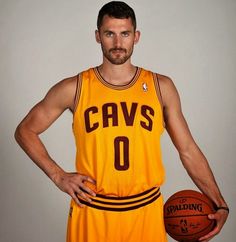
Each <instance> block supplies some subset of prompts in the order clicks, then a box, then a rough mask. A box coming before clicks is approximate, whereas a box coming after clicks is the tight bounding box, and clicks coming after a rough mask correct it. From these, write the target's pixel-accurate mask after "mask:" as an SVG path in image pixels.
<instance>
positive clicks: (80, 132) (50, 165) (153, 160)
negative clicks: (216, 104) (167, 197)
mask: <svg viewBox="0 0 236 242" xmlns="http://www.w3.org/2000/svg"><path fill="white" fill-rule="evenodd" d="M95 35H96V41H97V42H98V43H99V44H100V45H101V48H102V53H103V62H102V64H101V65H100V66H98V67H94V68H90V69H88V70H86V71H83V72H81V73H80V74H78V75H76V76H73V77H69V78H67V79H64V80H62V81H61V82H59V83H57V84H56V85H55V86H54V87H52V88H51V89H50V90H49V92H48V93H47V95H46V96H45V98H44V99H43V100H42V101H40V102H39V103H38V104H37V105H36V106H35V107H33V109H32V110H31V111H30V112H29V113H28V114H27V116H26V117H25V118H24V119H23V121H22V122H21V123H20V124H19V126H18V127H17V129H16V133H15V137H16V140H17V142H18V143H19V144H20V146H21V147H22V148H23V150H24V151H25V152H26V153H27V154H28V155H29V157H30V158H31V159H32V160H33V161H34V162H35V163H36V165H38V166H39V167H40V168H41V169H42V170H43V171H44V172H45V173H46V174H47V175H48V177H49V178H50V179H51V180H52V181H53V182H54V183H55V185H56V186H57V187H58V188H59V189H61V190H62V191H63V192H66V193H68V194H69V195H70V196H71V198H72V201H71V206H70V212H69V218H68V230H67V242H84V241H87V242H95V241H96V242H108V241H109V242H141V241H145V242H165V241H167V238H166V233H165V229H164V225H163V198H162V195H161V191H160V186H161V185H162V183H163V180H164V169H163V165H162V160H161V150H160V137H161V134H162V133H163V131H164V128H165V129H166V130H167V132H168V133H169V135H170V137H171V139H172V141H173V143H174V145H175V147H176V148H177V150H178V152H179V155H180V158H181V161H182V163H183V165H184V167H185V169H186V170H187V172H188V174H189V175H190V177H191V178H192V180H193V181H194V182H195V184H196V185H197V186H198V187H199V189H200V190H201V191H202V192H203V193H205V194H206V195H207V196H208V197H209V198H210V199H211V200H212V201H213V202H214V203H215V204H216V206H217V207H218V208H219V209H218V210H217V211H216V213H215V214H211V215H209V218H210V219H215V220H216V227H215V229H214V230H213V231H212V232H210V233H209V234H208V235H206V236H204V237H203V238H201V241H208V240H209V239H211V238H212V237H213V236H215V235H216V234H217V233H219V232H220V230H221V228H222V227H223V225H224V223H225V221H226V219H227V216H228V207H227V204H226V202H225V201H224V199H223V197H222V195H221V193H220V191H219V189H218V186H217V184H216V182H215V179H214V176H213V174H212V171H211V169H210V167H209V165H208V162H207V160H206V158H205V157H204V155H203V154H202V152H201V151H200V149H199V148H198V146H197V145H196V143H195V142H194V140H193V138H192V136H191V133H190V131H189V128H188V126H187V123H186V121H185V119H184V116H183V114H182V111H181V105H180V99H179V95H178V92H177V90H176V88H175V86H174V84H173V82H172V81H171V79H170V78H168V77H166V76H163V75H161V74H156V73H152V72H151V71H148V70H145V69H143V68H140V67H136V66H134V65H133V64H131V56H132V53H133V48H134V45H135V44H137V43H138V41H139V37H140V32H139V31H137V30H136V19H135V14H134V12H133V9H132V8H130V7H129V6H128V5H127V4H125V3H123V2H110V3H108V4H106V5H104V6H103V7H102V9H101V10H100V12H99V15H98V20H97V30H96V34H95ZM66 109H70V110H71V112H72V114H73V132H74V135H75V141H76V147H77V153H76V172H73V173H68V172H65V171H64V170H63V169H62V168H61V167H59V165H58V164H57V163H56V162H55V161H54V160H53V159H52V158H51V157H50V155H49V154H48V152H47V150H46V147H45V146H44V145H43V143H42V141H41V140H40V138H39V135H40V134H41V133H42V132H44V131H45V130H46V129H47V128H49V126H50V125H51V124H52V123H53V122H54V121H55V120H56V119H57V118H58V117H59V116H60V115H61V114H62V113H63V112H64V111H65V110H66Z"/></svg>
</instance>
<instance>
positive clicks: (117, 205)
mask: <svg viewBox="0 0 236 242" xmlns="http://www.w3.org/2000/svg"><path fill="white" fill-rule="evenodd" d="M160 195H161V192H160V188H158V187H153V188H151V189H149V190H147V191H144V192H142V193H139V194H135V195H132V196H127V197H111V196H105V195H101V194H97V195H96V197H91V199H92V202H91V203H89V202H87V201H85V200H82V199H80V198H79V200H80V202H81V203H83V204H85V205H87V206H89V207H93V208H96V209H100V210H108V211H117V212H121V211H129V210H133V209H137V208H140V207H143V206H146V205H148V204H150V203H152V202H154V201H155V200H156V199H158V198H159V197H160ZM99 198H101V199H103V200H99ZM136 198H137V199H136ZM131 199H132V201H130V200H131ZM133 199H135V200H133ZM109 205H110V206H109Z"/></svg>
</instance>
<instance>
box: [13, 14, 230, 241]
mask: <svg viewBox="0 0 236 242" xmlns="http://www.w3.org/2000/svg"><path fill="white" fill-rule="evenodd" d="M95 37H96V41H97V42H98V43H99V44H100V45H101V48H102V52H103V62H102V64H101V65H100V66H99V71H100V73H101V75H102V76H103V78H105V80H106V81H107V82H109V83H111V84H115V85H124V84H127V83H129V82H130V80H131V79H132V77H133V76H134V74H135V71H136V67H135V66H134V65H132V64H131V56H132V53H133V48H134V45H135V44H137V43H138V41H139V37H140V32H139V31H135V30H134V27H133V25H132V22H131V20H130V19H116V18H111V17H108V16H104V18H103V23H102V26H101V28H100V29H99V30H96V32H95ZM159 81H160V88H161V92H162V100H163V104H162V105H163V114H164V120H165V127H166V130H167V132H168V134H169V135H170V137H171V139H172V142H173V144H174V145H175V147H176V149H177V150H178V152H179V156H180V159H181V161H182V163H183V166H184V167H185V169H186V170H187V172H188V174H189V176H190V177H191V178H192V180H193V181H194V183H195V184H196V185H197V187H198V188H199V189H200V190H201V191H202V192H203V193H204V194H206V195H207V196H208V197H209V198H210V199H211V200H212V201H213V202H214V203H215V204H216V205H217V206H218V207H220V206H227V204H226V202H225V201H224V199H223V197H222V195H221V193H220V190H219V188H218V186H217V184H216V181H215V178H214V176H213V173H212V171H211V169H210V167H209V164H208V162H207V159H206V158H205V156H204V155H203V153H202V152H201V150H200V149H199V147H198V146H197V144H196V143H195V141H194V139H193V137H192V135H191V132H190V130H189V128H188V125H187V123H186V121H185V118H184V116H183V113H182V110H181V103H180V98H179V95H178V92H177V90H176V88H175V86H174V84H173V82H172V80H171V79H170V78H168V77H166V76H163V75H159ZM75 90H76V76H74V77H70V78H67V79H64V80H62V81H61V82H59V83H57V84H56V85H55V86H53V87H52V88H51V89H50V90H49V92H48V93H47V94H46V96H45V98H44V99H43V100H41V101H40V102H39V103H38V104H36V105H35V106H34V107H33V108H32V109H31V110H30V112H29V113H28V114H27V115H26V117H25V118H24V119H23V120H22V122H21V123H20V124H19V125H18V127H17V129H16V131H15V138H16V140H17V142H18V143H19V145H20V146H21V147H22V149H23V150H24V151H25V152H26V153H27V155H28V156H29V157H30V158H31V159H32V160H33V162H34V163H35V164H36V165H37V166H38V167H40V168H41V169H42V170H43V171H44V172H45V173H46V175H47V176H48V177H49V178H50V179H51V180H52V181H53V182H54V183H55V185H56V186H57V187H58V188H59V189H60V190H62V191H63V192H65V193H67V194H69V195H70V196H71V197H72V198H73V199H74V201H75V202H76V203H77V204H78V205H79V206H81V207H82V206H83V205H82V204H81V203H80V202H79V199H78V197H82V198H83V199H85V200H87V201H89V202H90V198H89V197H88V196H87V195H86V193H84V192H83V191H82V189H83V190H85V191H86V192H87V193H88V194H90V195H91V196H96V194H95V193H94V192H93V191H92V190H91V189H90V188H88V186H86V185H85V184H86V182H89V183H92V184H96V181H94V180H93V179H92V178H91V177H88V176H86V175H84V174H79V173H70V172H66V171H64V170H63V169H62V168H61V167H60V166H59V165H58V164H57V163H56V162H55V161H54V160H53V159H52V158H51V157H50V155H49V154H48V152H47V150H46V147H45V146H44V144H43V143H42V141H41V140H40V137H39V135H40V134H41V133H43V132H44V131H45V130H47V129H48V128H49V127H50V125H51V124H52V123H53V122H54V121H56V119H57V118H58V117H59V116H60V115H61V114H62V113H63V112H64V111H65V110H66V109H70V110H71V111H72V112H73V111H74V95H75ZM62 96H63V98H61V97H62ZM199 171H201V172H199ZM227 216H228V212H227V211H225V210H218V211H217V212H216V213H214V214H210V215H209V219H215V220H216V227H215V228H214V230H213V231H211V232H210V233H209V234H207V235H206V236H204V237H202V238H200V240H201V241H204V242H206V241H209V240H210V239H211V238H213V237H214V236H215V235H216V234H218V233H219V232H220V230H221V229H222V227H223V225H224V223H225V221H226V219H227Z"/></svg>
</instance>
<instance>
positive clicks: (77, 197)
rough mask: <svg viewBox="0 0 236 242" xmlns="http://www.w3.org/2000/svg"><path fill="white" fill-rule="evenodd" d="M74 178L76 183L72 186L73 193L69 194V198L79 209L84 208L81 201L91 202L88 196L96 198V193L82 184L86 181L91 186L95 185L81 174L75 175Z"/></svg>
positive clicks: (90, 179)
mask: <svg viewBox="0 0 236 242" xmlns="http://www.w3.org/2000/svg"><path fill="white" fill-rule="evenodd" d="M75 176H76V177H75V181H76V183H75V184H74V186H73V192H72V194H71V197H72V198H73V199H74V201H75V202H76V203H77V204H78V205H79V206H80V207H84V204H83V203H82V201H81V199H82V200H84V201H87V202H89V203H90V202H92V199H91V198H90V197H89V196H88V195H90V196H96V193H95V192H94V191H93V190H91V189H90V188H89V187H87V186H86V185H85V184H84V182H85V181H88V182H91V183H92V184H96V182H95V181H94V180H93V179H92V178H90V177H88V176H84V175H81V174H75Z"/></svg>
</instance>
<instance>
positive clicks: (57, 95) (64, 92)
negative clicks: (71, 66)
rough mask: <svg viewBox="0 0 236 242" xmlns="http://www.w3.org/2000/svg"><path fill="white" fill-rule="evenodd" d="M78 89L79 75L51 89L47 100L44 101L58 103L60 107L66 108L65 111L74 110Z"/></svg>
mask: <svg viewBox="0 0 236 242" xmlns="http://www.w3.org/2000/svg"><path fill="white" fill-rule="evenodd" d="M76 87H77V75H76V76H72V77H67V78H65V79H63V80H61V81H59V82H58V83H56V84H55V85H54V86H53V87H51V88H50V90H49V91H48V93H47V94H46V96H45V98H44V99H43V102H45V103H48V102H49V103H50V102H53V103H57V104H58V105H59V106H61V107H64V108H65V109H66V108H69V109H71V110H73V105H74V97H75V93H76Z"/></svg>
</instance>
